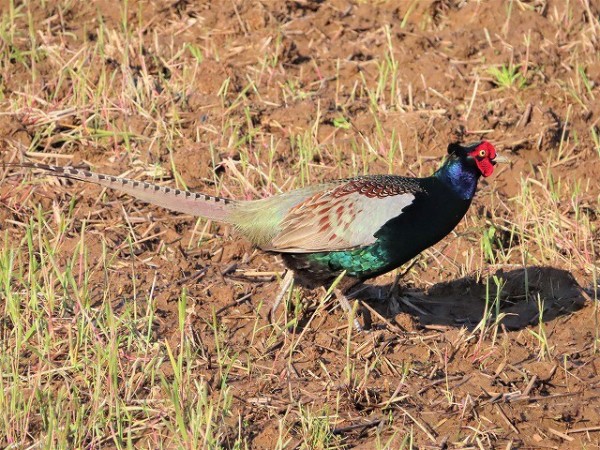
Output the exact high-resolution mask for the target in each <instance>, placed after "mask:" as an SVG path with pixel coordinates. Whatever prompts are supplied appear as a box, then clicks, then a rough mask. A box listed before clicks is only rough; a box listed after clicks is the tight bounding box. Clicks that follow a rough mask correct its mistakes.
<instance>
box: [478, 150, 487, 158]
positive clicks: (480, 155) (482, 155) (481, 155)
mask: <svg viewBox="0 0 600 450" xmlns="http://www.w3.org/2000/svg"><path fill="white" fill-rule="evenodd" d="M485 155H486V152H485V150H479V157H480V158H483V157H484V156H485Z"/></svg>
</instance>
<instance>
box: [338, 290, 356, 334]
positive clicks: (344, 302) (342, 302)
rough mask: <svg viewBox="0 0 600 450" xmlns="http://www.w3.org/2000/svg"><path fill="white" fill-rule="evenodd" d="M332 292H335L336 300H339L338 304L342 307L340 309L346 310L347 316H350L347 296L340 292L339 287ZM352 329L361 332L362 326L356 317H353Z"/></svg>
mask: <svg viewBox="0 0 600 450" xmlns="http://www.w3.org/2000/svg"><path fill="white" fill-rule="evenodd" d="M333 293H334V294H335V297H336V298H337V299H338V301H339V302H340V306H341V307H342V309H343V310H344V311H345V312H346V314H348V317H352V306H351V305H350V302H349V301H348V297H346V296H345V295H344V293H343V292H342V290H341V289H335V290H334V291H333ZM353 322H354V329H355V330H356V331H357V332H359V333H360V332H361V331H363V327H362V325H361V324H360V322H359V321H358V318H357V317H354V320H353Z"/></svg>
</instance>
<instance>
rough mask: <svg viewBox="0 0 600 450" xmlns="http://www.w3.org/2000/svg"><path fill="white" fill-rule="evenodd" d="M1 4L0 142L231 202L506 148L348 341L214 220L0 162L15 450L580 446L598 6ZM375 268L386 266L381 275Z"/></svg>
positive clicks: (590, 406) (335, 316)
mask: <svg viewBox="0 0 600 450" xmlns="http://www.w3.org/2000/svg"><path fill="white" fill-rule="evenodd" d="M89 3H90V4H84V3H79V2H69V1H63V2H57V1H54V0H45V1H43V2H32V1H24V2H15V1H12V0H9V1H5V2H3V4H2V8H1V10H0V12H1V16H0V37H1V39H0V101H1V104H2V109H1V112H0V130H2V136H3V142H4V145H3V151H2V157H3V159H4V160H5V161H18V160H19V159H20V158H22V157H23V156H22V155H23V154H24V153H25V154H26V155H27V156H28V157H30V158H33V159H36V160H43V161H47V162H57V163H59V164H79V163H86V164H89V165H91V166H93V167H94V168H95V169H97V170H101V171H105V172H110V173H119V174H121V175H126V176H129V177H133V178H136V179H144V180H150V181H154V182H158V183H165V184H169V185H172V186H178V187H185V188H189V189H192V190H201V191H205V192H208V193H212V194H221V195H227V196H231V197H235V198H258V197H262V196H266V195H270V194H273V193H276V192H281V191H287V190H290V189H292V188H295V187H299V186H302V185H306V184H309V183H315V182H318V181H321V180H324V179H331V178H338V177H344V176H349V175H354V174H359V173H387V172H394V173H399V174H410V175H417V176H421V175H426V174H428V173H430V172H431V171H432V170H433V169H434V168H435V167H436V166H437V164H439V162H440V160H441V157H442V155H443V154H444V151H445V145H446V144H447V143H448V142H449V141H450V140H452V139H457V138H459V139H461V140H475V139H478V138H480V137H485V138H487V139H489V140H491V141H492V142H494V144H495V145H497V147H498V148H499V149H501V150H502V151H504V153H506V154H508V155H509V156H510V157H511V159H512V163H511V164H510V165H509V166H508V167H505V168H503V169H500V170H498V171H497V172H496V173H495V175H494V176H493V178H492V179H489V180H486V181H484V182H482V183H481V185H480V190H479V194H478V197H477V199H476V200H475V202H474V205H473V207H472V209H471V211H470V213H469V214H468V216H467V218H466V219H465V220H464V221H463V223H461V225H460V226H459V227H458V228H457V230H456V232H454V233H453V234H452V235H451V236H450V237H448V238H447V239H445V240H444V241H443V242H442V243H440V244H439V245H437V246H436V247H434V248H432V249H430V250H428V251H426V252H424V254H423V255H422V257H420V258H419V259H418V261H417V263H416V264H415V265H414V266H413V267H412V268H411V269H410V271H409V272H408V273H407V275H406V276H405V277H404V278H403V280H402V282H401V285H402V289H408V290H410V291H411V292H412V294H413V298H412V299H411V303H408V304H406V303H400V302H398V301H396V300H390V301H388V302H380V301H376V300H374V297H375V296H374V295H371V293H368V294H366V295H365V298H364V299H363V301H362V305H361V309H367V310H369V311H370V315H371V318H372V320H373V331H371V332H370V333H362V334H356V333H355V332H354V331H353V329H352V327H348V320H347V318H346V317H345V316H344V315H343V314H342V313H341V312H340V311H338V310H336V309H335V308H333V305H334V303H333V302H330V301H329V297H328V296H327V295H325V296H323V295H322V294H321V293H318V292H316V293H310V292H303V291H301V290H299V289H293V290H291V291H290V292H289V295H288V296H287V298H286V299H285V303H286V310H285V311H284V312H282V313H281V314H280V315H279V316H278V317H276V320H275V321H274V323H272V324H271V323H269V322H268V320H267V317H266V316H267V312H268V310H269V302H270V301H271V300H272V298H273V296H274V295H275V293H276V292H277V289H278V286H277V285H278V283H277V280H278V279H279V276H280V273H281V270H282V266H281V265H280V264H279V263H278V262H277V261H276V260H275V259H274V258H273V257H272V256H270V255H264V254H262V253H260V252H258V251H256V250H255V249H253V248H251V247H250V246H249V245H248V244H247V243H245V242H243V241H242V240H240V239H239V238H237V237H236V236H231V235H230V233H229V230H228V229H227V228H226V227H223V226H220V225H218V224H212V223H206V222H205V221H202V220H196V219H194V218H191V217H187V216H175V215H173V214H169V213H167V212H165V211H162V210H159V209H157V208H151V207H147V206H146V205H144V204H141V203H138V202H135V201H132V200H131V199H129V198H126V197H120V196H116V195H115V194H114V193H111V192H104V191H101V190H100V189H98V188H96V187H93V186H87V185H86V186H82V185H81V184H72V183H69V182H63V181H57V180H54V179H49V178H46V177H40V176H39V175H37V174H33V175H32V174H29V173H25V172H19V171H14V170H3V171H2V177H1V178H0V204H1V207H0V219H1V221H2V222H1V223H2V225H1V227H2V228H1V230H2V246H1V249H0V285H1V288H0V311H2V313H3V314H2V320H1V321H0V338H1V340H0V375H1V376H0V383H1V385H0V388H2V391H3V392H4V395H3V396H0V410H1V411H3V414H2V418H1V419H0V445H1V446H3V447H5V448H34V447H44V448H46V447H47V448H83V447H85V448H104V447H109V448H128V447H131V448H139V447H152V448H180V447H183V448H203V447H204V448H240V449H241V448H319V449H320V448H322V449H325V448H339V447H342V448H354V447H358V448H377V449H398V448H406V449H409V448H480V449H483V448H542V447H543V448H597V447H598V446H599V445H600V428H599V427H598V423H600V401H599V400H598V394H597V392H598V387H599V383H600V376H599V375H598V363H597V353H598V350H599V348H600V323H599V311H598V308H599V307H598V302H597V300H598V285H599V281H598V280H599V264H598V260H599V257H598V255H599V253H600V231H599V230H600V229H599V225H600V215H599V213H598V210H599V206H600V204H599V203H600V187H599V184H598V182H597V178H598V173H600V139H599V137H598V136H599V133H600V109H599V108H598V106H597V105H598V98H600V91H599V86H600V56H599V55H600V52H599V50H600V49H599V45H600V43H599V38H600V24H599V22H598V17H599V15H600V9H598V6H597V5H596V4H595V2H592V1H589V0H579V1H574V0H573V1H570V2H546V1H544V0H536V1H525V0H514V1H513V0H511V1H507V2H499V1H497V2H496V1H490V2H479V1H422V2H421V1H412V2H400V6H399V7H398V6H396V5H395V4H394V3H393V2H386V1H381V2H357V3H347V4H346V3H343V2H342V3H338V2H331V3H329V2H324V3H319V2H312V1H299V2H294V3H287V2H274V3H269V2H218V3H215V4H213V3H211V2H201V3H199V4H198V3H197V2H182V1H180V2H170V3H169V2H153V1H146V2H134V1H129V2H122V3H119V4H118V6H115V5H114V4H113V3H109V2H106V3H105V2H102V1H100V2H93V3H92V2H89ZM394 276H395V274H390V275H388V276H384V277H380V279H379V280H378V281H377V284H378V285H383V286H384V288H385V289H384V290H385V291H387V290H388V288H389V285H390V284H391V283H392V282H393V280H394Z"/></svg>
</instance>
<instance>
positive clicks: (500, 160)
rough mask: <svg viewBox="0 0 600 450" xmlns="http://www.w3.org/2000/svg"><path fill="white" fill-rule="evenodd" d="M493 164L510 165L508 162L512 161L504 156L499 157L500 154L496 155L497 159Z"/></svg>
mask: <svg viewBox="0 0 600 450" xmlns="http://www.w3.org/2000/svg"><path fill="white" fill-rule="evenodd" d="M492 162H493V163H494V164H496V163H508V162H510V159H509V158H507V157H506V156H504V155H499V154H498V153H496V157H495V158H494V159H493V160H492Z"/></svg>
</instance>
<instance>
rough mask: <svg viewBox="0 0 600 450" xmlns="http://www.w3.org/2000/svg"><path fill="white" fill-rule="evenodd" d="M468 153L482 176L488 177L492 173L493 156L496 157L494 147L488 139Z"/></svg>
mask: <svg viewBox="0 0 600 450" xmlns="http://www.w3.org/2000/svg"><path fill="white" fill-rule="evenodd" d="M470 155H471V156H472V157H473V159H474V160H475V164H476V165H477V168H478V169H479V171H480V172H481V175H483V176H484V177H489V176H490V175H491V174H492V173H494V164H495V163H494V158H496V149H495V148H494V146H493V145H492V144H490V143H489V142H488V141H483V142H482V143H481V144H479V145H478V146H477V148H476V149H475V150H473V151H472V152H471V153H470Z"/></svg>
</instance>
